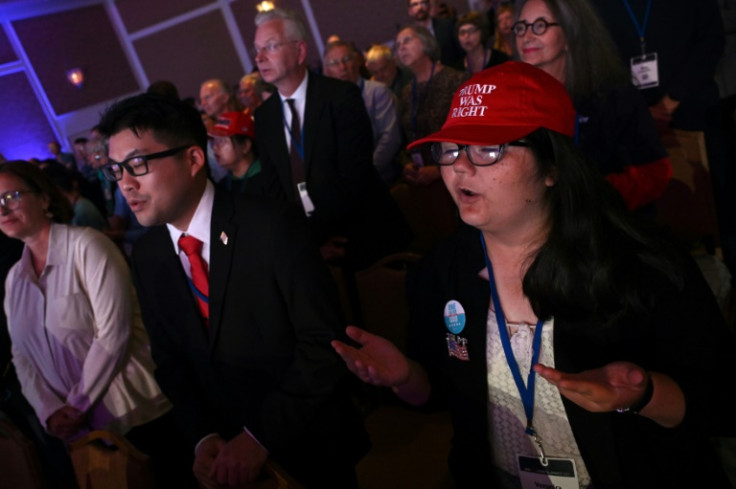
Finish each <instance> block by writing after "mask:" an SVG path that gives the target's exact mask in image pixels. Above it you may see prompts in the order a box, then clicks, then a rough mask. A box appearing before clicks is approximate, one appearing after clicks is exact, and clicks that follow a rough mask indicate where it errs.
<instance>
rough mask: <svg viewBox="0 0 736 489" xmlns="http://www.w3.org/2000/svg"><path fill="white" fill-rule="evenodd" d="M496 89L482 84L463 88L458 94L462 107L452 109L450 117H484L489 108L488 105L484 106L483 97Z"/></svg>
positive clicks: (493, 86) (494, 86)
mask: <svg viewBox="0 0 736 489" xmlns="http://www.w3.org/2000/svg"><path fill="white" fill-rule="evenodd" d="M495 89H496V85H489V84H486V85H481V84H480V83H475V84H472V85H468V86H466V87H463V89H462V90H460V91H459V92H458V94H457V96H458V97H459V99H460V106H459V107H454V108H453V109H452V112H451V113H450V117H451V118H456V117H483V116H484V115H485V112H486V109H487V108H488V106H487V105H482V104H483V95H488V94H490V93H491V92H493V91H494V90H495Z"/></svg>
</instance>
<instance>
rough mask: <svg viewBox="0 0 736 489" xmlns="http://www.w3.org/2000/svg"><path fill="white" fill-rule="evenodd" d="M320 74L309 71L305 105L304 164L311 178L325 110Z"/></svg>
mask: <svg viewBox="0 0 736 489" xmlns="http://www.w3.org/2000/svg"><path fill="white" fill-rule="evenodd" d="M319 76H320V75H317V74H315V73H311V72H310V73H309V76H308V78H307V101H306V105H305V107H304V165H305V175H306V176H307V180H309V171H310V169H311V167H312V165H311V161H312V154H313V153H314V144H315V141H316V140H317V129H318V127H319V121H320V118H321V117H322V111H323V110H324V106H325V100H324V97H322V96H321V94H320V87H321V85H320V81H321V80H320V79H319Z"/></svg>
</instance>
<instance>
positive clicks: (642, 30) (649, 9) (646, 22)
mask: <svg viewBox="0 0 736 489" xmlns="http://www.w3.org/2000/svg"><path fill="white" fill-rule="evenodd" d="M623 2H624V5H625V6H626V10H628V12H629V16H630V17H631V20H632V21H633V22H634V27H635V28H636V33H637V34H639V43H640V44H641V54H645V49H644V48H645V43H644V33H645V32H646V31H647V26H648V25H649V14H650V13H651V12H652V0H647V7H646V10H645V11H644V22H642V23H641V24H639V20H638V19H637V18H636V15H634V11H633V10H632V8H631V5H630V4H629V0H623Z"/></svg>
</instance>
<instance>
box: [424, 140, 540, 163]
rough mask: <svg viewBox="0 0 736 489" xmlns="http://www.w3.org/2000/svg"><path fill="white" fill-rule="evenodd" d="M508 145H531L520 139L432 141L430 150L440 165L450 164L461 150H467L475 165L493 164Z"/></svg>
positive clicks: (471, 161)
mask: <svg viewBox="0 0 736 489" xmlns="http://www.w3.org/2000/svg"><path fill="white" fill-rule="evenodd" d="M506 146H529V144H528V143H527V142H526V141H524V140H523V139H520V140H518V141H511V142H509V143H504V144H455V143H444V142H443V143H432V145H431V146H430V150H431V151H432V158H434V161H435V162H436V163H437V164H438V165H440V166H450V165H453V164H455V161H456V160H457V159H458V157H459V156H460V151H463V150H464V151H465V154H466V155H467V156H468V160H469V161H470V163H471V164H472V165H473V166H491V165H492V164H494V163H496V162H497V161H498V160H500V159H501V156H503V150H504V148H505V147H506Z"/></svg>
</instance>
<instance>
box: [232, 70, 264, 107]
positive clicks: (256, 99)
mask: <svg viewBox="0 0 736 489" xmlns="http://www.w3.org/2000/svg"><path fill="white" fill-rule="evenodd" d="M260 79H261V74H260V73H258V72H257V71H255V72H253V73H248V74H247V75H245V76H244V77H243V78H241V79H240V82H239V83H238V100H240V103H241V104H243V107H245V108H246V109H249V110H250V113H251V114H253V113H254V112H255V111H256V109H257V108H258V107H259V106H260V105H261V104H262V103H263V99H262V98H261V93H260V92H259V91H258V90H256V86H257V85H258V81H259V80H260Z"/></svg>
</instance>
